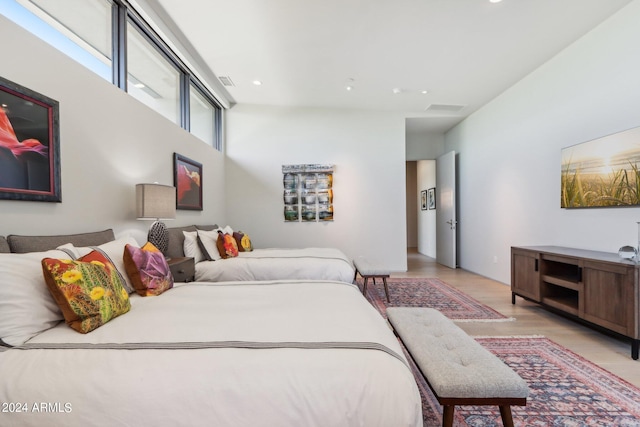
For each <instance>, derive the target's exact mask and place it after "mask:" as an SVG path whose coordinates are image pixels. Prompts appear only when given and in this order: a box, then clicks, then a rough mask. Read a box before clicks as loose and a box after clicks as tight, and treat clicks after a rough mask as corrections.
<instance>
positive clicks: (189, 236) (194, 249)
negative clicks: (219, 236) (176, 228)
mask: <svg viewBox="0 0 640 427" xmlns="http://www.w3.org/2000/svg"><path fill="white" fill-rule="evenodd" d="M182 234H184V256H186V257H190V258H193V262H194V263H196V264H197V263H199V262H200V261H204V260H205V257H204V254H203V253H202V250H201V249H200V244H199V243H198V232H197V231H183V232H182Z"/></svg>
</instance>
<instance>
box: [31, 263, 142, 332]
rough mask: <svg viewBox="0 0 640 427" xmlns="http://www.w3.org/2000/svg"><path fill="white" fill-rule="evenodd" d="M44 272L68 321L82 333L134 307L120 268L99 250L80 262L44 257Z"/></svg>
mask: <svg viewBox="0 0 640 427" xmlns="http://www.w3.org/2000/svg"><path fill="white" fill-rule="evenodd" d="M42 271H43V273H44V279H45V281H46V282H47V287H48V288H49V291H50V292H51V295H53V299H55V300H56V303H57V304H58V306H59V307H60V310H62V315H63V316H64V320H65V321H66V322H67V324H68V325H69V326H71V327H72V328H73V329H75V330H76V331H78V332H81V333H83V334H86V333H87V332H91V331H92V330H94V329H96V328H98V327H100V326H102V325H104V324H105V323H107V322H108V321H109V320H111V319H113V318H115V317H117V316H120V315H121V314H124V313H126V312H128V311H129V309H130V308H131V304H130V302H129V294H128V293H127V291H126V290H125V289H124V286H123V284H122V280H121V279H120V275H119V274H118V272H117V270H116V268H115V267H114V266H113V264H111V262H110V261H109V260H108V259H107V258H106V257H105V256H104V255H102V254H101V253H100V252H98V251H92V252H90V253H88V254H87V255H85V256H83V257H82V258H80V259H78V260H76V261H73V260H65V259H54V258H44V259H43V260H42Z"/></svg>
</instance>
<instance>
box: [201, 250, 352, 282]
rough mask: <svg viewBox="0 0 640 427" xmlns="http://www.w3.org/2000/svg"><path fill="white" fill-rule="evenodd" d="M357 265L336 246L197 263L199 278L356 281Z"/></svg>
mask: <svg viewBox="0 0 640 427" xmlns="http://www.w3.org/2000/svg"><path fill="white" fill-rule="evenodd" d="M354 277H355V267H354V266H353V263H352V262H351V260H350V259H349V258H348V257H347V256H346V255H345V254H344V253H343V252H342V251H340V250H339V249H335V248H301V249H275V248H273V249H254V250H253V251H251V252H240V253H238V256H237V257H233V258H226V259H220V260H217V261H202V262H199V263H197V264H196V281H209V282H221V281H235V280H287V279H292V280H335V281H342V282H348V283H351V282H353V280H354Z"/></svg>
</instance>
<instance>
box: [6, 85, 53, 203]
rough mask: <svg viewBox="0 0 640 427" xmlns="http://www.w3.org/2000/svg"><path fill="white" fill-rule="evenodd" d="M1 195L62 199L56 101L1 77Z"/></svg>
mask: <svg viewBox="0 0 640 427" xmlns="http://www.w3.org/2000/svg"><path fill="white" fill-rule="evenodd" d="M0 199H10V200H33V201H40V202H61V201H62V194H61V188H60V129H59V105H58V101H55V100H53V99H51V98H48V97H46V96H44V95H41V94H39V93H37V92H34V91H32V90H30V89H27V88H25V87H23V86H20V85H19V84H17V83H14V82H11V81H9V80H6V79H4V78H1V77H0Z"/></svg>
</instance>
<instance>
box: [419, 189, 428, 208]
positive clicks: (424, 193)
mask: <svg viewBox="0 0 640 427" xmlns="http://www.w3.org/2000/svg"><path fill="white" fill-rule="evenodd" d="M420 206H421V207H422V210H423V211H426V210H427V190H422V191H421V192H420Z"/></svg>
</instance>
